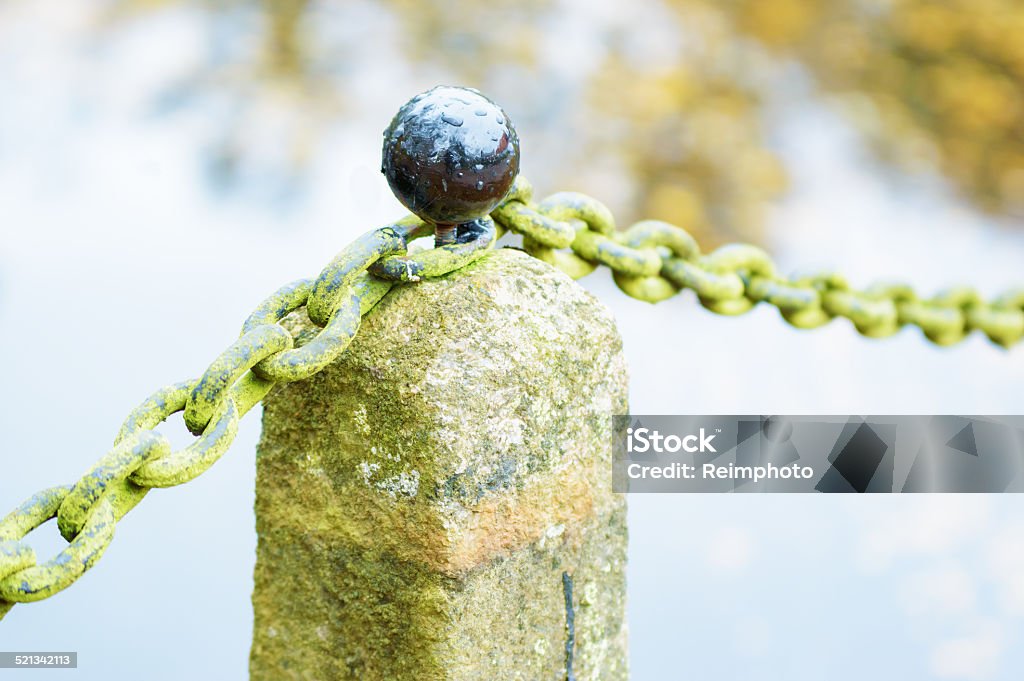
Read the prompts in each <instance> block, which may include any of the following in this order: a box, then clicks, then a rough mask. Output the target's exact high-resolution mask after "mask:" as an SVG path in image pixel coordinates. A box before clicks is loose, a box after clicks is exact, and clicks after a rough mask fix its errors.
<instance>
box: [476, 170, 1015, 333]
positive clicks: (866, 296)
mask: <svg viewBox="0 0 1024 681" xmlns="http://www.w3.org/2000/svg"><path fill="white" fill-rule="evenodd" d="M532 194H533V192H532V189H531V187H530V185H529V183H528V182H526V180H524V179H522V178H517V180H516V184H515V185H514V187H513V189H512V192H511V193H510V196H509V198H508V200H506V202H505V203H504V204H503V205H501V206H499V207H498V208H497V209H496V210H495V211H494V212H493V213H492V217H493V218H494V220H495V221H496V222H497V223H498V225H499V228H500V230H506V231H511V232H515V233H518V234H521V235H522V236H523V249H524V250H525V251H526V252H527V253H530V254H531V255H533V256H535V257H537V258H539V259H541V260H543V261H545V262H547V263H550V264H551V265H554V266H555V267H557V268H559V269H560V270H562V271H564V272H565V273H566V274H568V275H569V276H570V277H572V278H573V279H579V278H580V277H584V276H586V275H588V274H590V273H591V272H592V271H594V269H595V268H596V267H597V266H598V265H606V266H608V267H609V268H610V269H611V270H612V273H613V277H614V279H615V283H616V284H617V285H618V287H619V288H620V289H622V291H623V292H625V293H626V294H627V295H629V296H632V297H633V298H637V299H639V300H643V301H646V302H650V303H656V302H659V301H662V300H665V299H666V298H670V297H672V296H674V295H676V294H677V293H679V292H680V291H681V290H682V289H692V290H693V291H694V293H696V295H697V300H698V301H699V302H700V304H701V305H703V306H704V307H705V308H707V309H708V310H711V311H712V312H716V313H718V314H723V315H737V314H742V313H744V312H747V311H748V310H750V309H752V308H753V307H754V306H755V305H757V304H758V303H761V302H764V303H768V304H770V305H774V306H775V307H777V308H778V310H779V312H780V313H781V314H782V317H783V319H785V320H786V321H787V322H789V323H790V324H792V325H793V326H795V327H797V328H800V329H813V328H817V327H819V326H822V325H824V324H827V323H828V322H830V321H831V320H832V319H833V318H835V317H845V318H846V319H849V320H850V321H851V322H852V323H853V325H854V327H855V328H856V329H857V331H858V332H859V333H861V334H863V335H864V336H869V337H872V338H884V337H887V336H891V335H893V334H895V333H897V332H898V331H900V329H902V328H903V327H904V326H907V325H913V326H917V327H918V328H920V329H921V331H922V332H923V333H924V335H925V337H926V338H927V339H928V340H930V341H932V342H933V343H935V344H937V345H952V344H954V343H958V342H960V341H962V340H963V339H964V338H966V337H967V336H968V335H969V334H970V333H971V332H972V331H975V330H978V331H981V332H983V333H984V334H985V335H986V336H988V338H989V339H990V340H991V341H992V342H994V343H996V344H998V345H1001V346H1003V347H1006V348H1009V347H1010V346H1012V345H1014V344H1016V343H1018V342H1020V340H1021V338H1022V337H1024V289H1019V290H1016V291H1009V292H1007V293H1004V294H1003V295H1000V296H998V297H996V298H994V299H992V300H991V301H985V300H983V299H982V298H981V296H980V295H979V294H978V293H977V292H976V291H974V290H973V289H970V288H966V287H960V288H954V289H950V290H948V291H944V292H942V293H939V294H938V295H936V296H933V297H930V298H921V297H919V296H918V295H917V294H916V293H915V292H914V290H913V288H911V287H910V286H908V285H906V284H878V285H875V286H871V287H868V288H866V289H864V290H856V289H853V288H851V287H850V285H849V284H848V283H847V281H846V279H845V278H844V277H842V276H841V275H839V274H837V273H835V272H818V273H814V274H807V275H801V276H794V277H786V276H782V275H779V274H778V273H777V271H776V267H775V264H774V262H773V261H772V259H771V257H770V256H769V255H768V254H767V253H765V252H764V251H763V250H762V249H760V248H758V247H756V246H751V245H748V244H728V245H725V246H722V247H720V248H717V249H715V250H714V251H712V252H711V253H707V254H702V253H701V251H700V247H699V246H698V245H697V242H696V241H695V240H694V239H693V237H692V236H690V234H689V233H687V232H686V231H685V230H684V229H682V228H680V227H676V226H675V225H670V224H668V223H666V222H661V221H657V220H644V221H642V222H638V223H636V224H634V225H633V226H631V227H630V228H628V229H626V230H625V231H617V230H616V228H615V220H614V218H613V217H612V214H611V213H610V212H609V210H608V209H607V208H606V207H605V206H604V205H603V204H601V203H600V202H598V201H596V200H595V199H593V198H591V197H589V196H586V195H584V194H578V193H575V192H562V193H558V194H553V195H552V196H549V197H547V198H545V199H544V200H542V201H540V202H539V203H534V202H533V201H532ZM564 249H569V250H564Z"/></svg>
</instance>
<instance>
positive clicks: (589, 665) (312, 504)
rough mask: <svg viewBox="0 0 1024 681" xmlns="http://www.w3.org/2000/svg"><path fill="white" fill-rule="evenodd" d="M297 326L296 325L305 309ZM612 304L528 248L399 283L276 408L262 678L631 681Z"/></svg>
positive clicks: (270, 443) (263, 459)
mask: <svg viewBox="0 0 1024 681" xmlns="http://www.w3.org/2000/svg"><path fill="white" fill-rule="evenodd" d="M290 321H291V323H293V324H296V325H302V324H303V323H305V324H308V322H303V321H301V320H300V319H299V317H298V315H294V316H293V318H292V319H291V320H290ZM626 394H627V378H626V371H625V363H624V359H623V356H622V352H621V340H620V338H619V335H618V332H617V331H616V329H615V325H614V321H613V319H612V317H611V315H610V314H609V312H608V311H607V309H606V308H605V307H604V306H603V305H602V304H601V303H600V302H598V301H597V300H596V299H595V298H594V297H593V296H591V295H590V294H589V293H587V292H586V291H584V290H583V289H582V288H581V287H579V286H578V285H577V284H575V283H574V282H572V281H571V280H570V279H569V278H567V277H566V276H565V275H563V274H561V273H560V272H557V271H556V270H554V269H552V268H551V267H549V266H548V265H546V264H544V263H542V262H539V261H537V260H535V259H533V258H530V257H528V256H526V255H525V254H522V253H520V252H518V251H514V250H509V249H505V250H499V251H496V252H494V253H492V254H490V255H488V256H487V257H485V258H483V259H482V260H480V261H478V262H477V263H475V264H473V265H472V266H470V267H467V268H466V269H464V270H461V271H459V272H456V273H454V274H452V275H450V276H448V277H445V278H444V279H442V280H438V281H427V282H421V283H417V284H414V285H410V286H406V287H403V288H401V289H397V290H394V291H392V293H391V294H389V295H388V297H387V298H385V299H384V300H383V301H382V302H381V303H380V304H379V305H378V306H377V308H375V309H374V310H373V312H371V313H370V314H369V315H368V316H367V317H366V318H365V319H364V320H363V325H362V328H361V330H360V332H359V334H358V336H357V337H356V339H355V340H354V341H353V343H352V345H351V346H350V348H349V351H348V352H347V353H346V355H345V356H344V358H343V359H342V360H340V361H339V362H337V363H336V364H334V365H332V366H331V367H329V368H328V369H326V370H325V371H323V372H321V373H320V374H318V375H317V376H315V377H313V378H312V379H310V380H308V381H303V382H300V383H294V384H291V385H286V386H281V387H279V388H277V389H275V390H274V391H273V392H272V393H271V395H270V396H269V397H268V398H267V399H266V400H265V402H264V405H265V411H264V421H263V437H262V440H261V442H260V446H259V453H258V458H257V466H258V472H257V476H258V477H257V498H256V519H257V531H258V533H259V547H258V558H257V565H256V588H255V592H254V595H253V605H254V609H255V631H254V639H253V649H252V656H251V665H250V668H251V673H252V678H253V679H257V680H261V679H268V680H270V679H273V680H275V681H276V680H278V679H367V680H370V679H388V680H396V681H401V680H405V679H410V680H412V679H415V680H416V681H432V680H435V679H437V680H441V679H444V680H455V679H458V680H462V679H465V680H469V679H472V680H473V681H479V680H481V679H502V680H505V679H524V680H527V679H529V680H533V679H565V678H566V676H567V669H566V659H567V656H566V642H567V627H566V618H567V610H568V609H567V607H566V601H565V597H564V593H565V591H564V586H565V585H564V584H563V573H565V574H568V575H569V576H570V579H571V583H572V592H573V599H572V607H571V611H572V615H573V617H574V624H575V645H574V646H573V665H572V667H573V669H572V671H573V673H574V675H575V678H576V679H580V680H581V681H582V680H583V679H595V680H597V679H601V680H604V679H616V680H617V679H625V678H626V676H627V671H626V639H625V620H624V605H625V604H624V599H625V557H626V553H625V550H626V527H625V501H624V498H623V497H622V496H621V495H615V494H613V493H612V491H611V427H612V421H611V415H612V414H615V413H626V411H627V408H626Z"/></svg>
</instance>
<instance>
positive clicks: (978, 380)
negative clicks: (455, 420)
mask: <svg viewBox="0 0 1024 681" xmlns="http://www.w3.org/2000/svg"><path fill="white" fill-rule="evenodd" d="M1021 35H1024V7H1022V6H1021V5H1020V3H1017V2H1014V1H1013V0H972V1H970V2H968V1H967V0H947V1H944V2H937V1H925V0H775V1H774V2H757V1H755V0H727V1H724V2H711V1H710V0H708V1H706V2H705V1H702V0H633V1H632V2H629V3H625V2H619V3H613V2H593V1H591V0H517V1H516V2H511V0H490V1H489V2H486V3H473V2H468V1H466V0H439V1H436V2H414V1H412V0H354V1H350V2H312V1H308V2H307V1H291V0H268V1H266V2H256V1H254V0H232V1H226V2H217V3H214V2H186V1H180V0H177V1H176V0H105V1H99V0H91V1H90V0H33V1H32V2H28V1H27V0H0V331H2V333H0V356H2V357H4V358H6V361H5V362H4V363H3V364H4V371H3V378H4V389H3V391H2V394H0V432H2V433H3V440H2V444H0V463H2V464H3V468H2V471H3V473H2V475H0V509H3V510H6V509H9V508H12V507H14V506H15V505H16V504H17V503H19V502H20V501H21V500H22V499H23V498H24V497H26V496H28V495H29V494H31V493H33V492H35V491H36V490H38V489H41V488H43V487H48V486H50V485H53V484H56V483H59V482H67V481H72V480H74V479H75V478H76V477H77V476H78V475H79V474H80V473H81V472H82V471H84V470H85V469H86V468H88V466H89V465H91V464H92V462H93V461H94V460H95V459H96V458H98V457H99V456H100V455H101V454H102V453H103V452H104V451H105V450H106V447H107V446H108V445H109V443H110V441H111V439H112V438H113V435H114V434H115V432H116V429H117V428H118V426H119V424H120V423H121V421H122V419H123V418H124V416H125V414H126V413H127V411H128V410H129V409H131V408H132V407H133V406H134V405H135V404H137V403H138V402H139V401H140V400H141V399H142V398H144V397H145V396H146V395H148V394H149V393H151V392H152V391H153V390H154V389H155V388H156V387H158V386H161V385H164V384H166V383H169V382H172V381H176V380H181V379H183V378H186V377H192V376H193V375H195V374H197V373H198V372H200V371H201V370H202V369H203V367H205V366H206V365H207V364H208V362H209V361H210V360H211V359H212V358H213V356H214V355H215V354H216V353H217V352H218V351H219V350H220V349H221V348H222V347H224V346H226V345H227V344H228V343H230V341H231V340H232V339H233V337H234V336H235V334H236V333H237V329H238V327H239V325H240V323H241V321H242V320H243V319H244V317H245V315H246V314H248V312H249V311H250V309H251V307H252V306H253V305H254V304H255V303H257V302H258V301H259V300H261V299H262V298H263V297H264V296H265V295H266V294H267V293H268V292H270V291H273V290H274V289H276V288H277V287H278V286H279V285H280V284H281V283H282V282H285V281H290V280H293V279H295V278H298V277H306V276H312V275H315V274H316V273H317V272H319V270H320V268H321V267H322V265H323V264H324V263H325V262H326V261H327V260H328V259H329V258H330V256H331V255H333V254H334V253H335V252H336V251H337V250H338V249H339V248H340V247H341V246H343V245H344V244H346V243H348V242H349V241H350V240H351V239H352V238H354V237H355V236H356V235H358V234H360V233H362V232H364V231H367V230H369V229H372V228H373V227H376V226H379V225H381V224H383V223H385V222H387V221H389V220H392V219H394V218H396V217H399V216H401V215H402V214H403V211H402V209H401V207H400V206H399V204H398V203H397V202H396V201H395V200H394V199H393V198H392V197H391V195H390V193H389V192H388V189H387V186H386V183H385V182H384V181H383V179H382V177H381V175H380V174H379V160H380V139H381V137H380V135H381V132H382V131H383V129H384V127H385V126H386V125H387V123H388V121H389V120H390V117H391V116H392V115H393V113H394V112H395V111H396V110H397V108H398V107H399V106H400V105H401V103H402V102H404V101H405V100H406V99H408V98H409V97H411V96H412V95H413V94H415V93H417V92H419V91H421V90H424V89H427V88H429V87H431V86H433V85H435V84H438V83H451V84H461V85H469V86H473V87H478V88H480V89H481V90H482V91H483V92H484V93H485V94H488V95H489V96H491V97H492V98H493V99H495V100H497V101H498V102H499V103H500V104H501V105H502V106H503V107H504V108H505V110H506V111H507V112H508V113H509V115H510V116H511V118H512V120H513V121H514V122H515V123H516V126H517V128H518V130H519V133H520V137H521V139H522V147H523V173H524V175H525V176H527V177H528V178H530V179H531V181H532V182H533V183H534V185H535V186H536V188H537V190H538V193H539V194H540V195H541V196H543V195H544V194H547V193H550V192H553V191H558V190H565V189H572V190H579V191H584V192H588V193H590V194H593V195H594V196H596V197H598V198H600V199H601V200H603V201H604V202H606V203H607V204H608V205H609V207H611V208H612V209H613V211H614V212H615V213H616V215H617V218H618V220H619V223H620V225H622V226H625V225H627V224H628V223H629V222H630V221H632V220H634V219H638V218H640V217H653V218H660V219H664V220H668V221H671V222H675V223H677V224H679V225H681V226H683V227H685V228H687V229H688V230H690V231H691V232H692V233H694V235H695V236H697V237H698V239H699V240H700V241H701V243H702V245H703V246H705V247H706V248H710V247H712V246H714V245H716V244H719V243H724V242H728V241H736V240H743V241H751V242H755V243H758V244H761V245H762V246H765V247H766V248H768V249H769V250H770V251H771V252H772V253H773V254H774V255H775V256H776V257H777V259H778V261H779V263H780V267H781V269H782V270H783V271H791V270H796V269H807V268H815V267H829V268H836V269H839V270H841V271H843V272H844V273H846V274H847V275H848V276H849V278H850V280H851V281H852V282H853V283H854V284H857V285H866V284H868V283H870V282H872V281H874V280H876V279H892V278H897V279H903V280H906V281H908V282H910V283H913V284H914V285H915V286H917V287H918V288H919V290H921V291H922V292H923V293H925V294H928V293H930V292H934V291H937V290H938V289H940V288H942V287H945V286H949V285H953V284H958V283H970V284H974V285H976V286H977V287H978V289H979V290H980V291H981V292H982V293H983V294H985V295H994V294H996V293H998V292H1000V291H1001V290H1003V289H1005V288H1009V287H1011V286H1015V285H1018V286H1019V285H1022V284H1024V230H1021V226H1022V225H1024V40H1021V39H1020V36H1021ZM581 283H582V284H583V285H584V286H586V287H587V288H589V289H591V290H592V291H594V292H595V293H596V294H597V295H598V296H599V297H600V298H601V300H603V301H604V302H605V303H606V304H607V305H608V306H609V307H610V308H611V309H612V311H613V312H614V314H615V315H616V317H617V319H618V321H619V324H620V327H621V330H622V334H623V337H624V340H625V348H626V353H627V356H628V360H629V363H630V367H631V372H632V387H631V404H632V410H633V412H634V413H640V414H642V413H683V414H686V413H692V414H714V413H749V414H759V413H760V414H770V413H777V414H785V413H801V414H814V413H833V414H835V413H838V414H847V413H875V414H883V413H892V414H899V413H960V414H986V413H989V414H1020V413H1022V412H1024V394H1022V390H1021V386H1022V385H1024V354H1022V350H1021V349H1019V348H1018V349H1016V350H1012V351H1008V352H1007V351H1003V350H1000V349H998V348H996V347H994V346H992V345H990V344H989V343H988V342H987V341H986V340H985V339H984V338H981V337H976V336H972V337H971V338H969V339H968V340H967V341H965V342H964V343H962V344H960V345H958V346H955V347H953V348H948V349H940V348H936V347H934V346H932V345H930V344H928V343H926V342H924V340H923V339H922V337H921V335H920V333H919V332H918V331H917V330H915V329H907V330H904V331H903V332H902V333H900V334H898V335H897V336H895V337H894V338H891V339H889V340H884V341H872V340H868V339H864V338H861V337H859V336H858V335H857V334H856V333H855V332H854V331H853V330H852V328H851V326H850V325H849V324H847V323H846V322H845V321H842V320H840V321H836V322H834V323H833V324H831V325H829V326H827V327H825V328H823V329H819V330H816V331H810V332H800V331H796V330H794V329H792V328H790V327H789V326H787V325H785V324H784V323H783V322H782V321H781V319H780V318H779V316H778V314H777V312H773V311H772V310H771V309H767V308H763V307H762V308H757V309H755V310H754V311H753V312H751V313H749V314H747V315H744V316H742V317H738V318H723V317H717V316H715V315H712V314H710V313H708V312H706V311H704V310H703V309H702V308H700V307H699V306H698V305H697V304H696V303H695V302H694V300H693V298H692V296H691V295H690V294H684V295H681V296H679V297H678V298H676V299H674V300H672V301H668V302H664V303H661V304H659V305H658V306H656V307H655V306H650V305H647V304H644V303H640V302H637V301H634V300H631V299H629V298H627V297H626V296H625V295H623V294H621V293H620V292H619V291H618V290H617V289H616V288H615V286H614V285H613V284H612V283H611V281H610V277H608V276H607V273H606V272H600V273H597V274H595V275H592V276H591V277H588V278H587V279H584V280H583V281H582V282H581ZM165 430H166V432H168V433H169V434H171V435H173V436H174V437H176V438H178V441H184V438H185V436H184V428H182V427H181V426H180V423H174V424H173V425H170V426H168V427H167V428H166V429H165ZM258 434H259V424H258V419H256V418H255V417H250V418H249V419H247V420H246V421H245V422H244V423H243V425H242V429H241V432H240V435H239V437H238V440H237V442H236V444H235V446H234V447H233V449H232V450H231V452H230V453H229V454H228V455H226V456H225V457H224V459H222V460H221V461H220V462H218V464H217V465H216V466H214V467H213V469H211V470H210V471H209V472H208V473H207V474H205V475H204V476H203V477H201V478H200V479H198V480H196V481H194V482H192V483H190V484H189V485H185V486H183V487H180V488H174V489H171V490H166V491H164V490H158V491H155V492H154V493H152V494H150V495H149V496H148V497H147V499H146V500H145V502H144V503H143V504H142V505H141V506H140V507H139V508H137V509H136V510H135V511H133V512H132V513H131V514H130V515H129V516H128V517H127V518H126V519H125V520H124V521H122V523H121V524H120V525H119V527H118V534H117V538H116V539H115V541H114V542H113V544H112V545H111V547H110V549H109V550H108V552H107V554H106V556H105V557H104V559H103V560H102V561H101V562H100V563H99V564H98V566H97V567H96V568H95V569H94V570H92V571H91V572H90V573H88V574H87V575H86V576H85V577H84V578H83V579H82V580H80V582H79V583H78V584H77V585H75V586H74V587H72V588H70V589H69V590H68V591H66V592H63V593H62V594H60V595H58V596H56V597H54V598H52V599H49V600H47V601H44V602H42V603H38V604H32V605H28V606H18V607H16V608H15V609H14V610H13V611H12V612H11V613H10V614H9V615H8V616H7V618H6V619H5V620H4V621H3V623H2V624H0V649H4V650H77V651H78V652H79V669H78V670H76V671H68V670H55V671H50V672H44V671H39V670H33V672H30V673H29V672H26V675H27V674H31V675H32V678H38V677H41V678H49V677H51V676H52V677H57V676H60V677H61V678H70V677H74V678H82V679H99V678H104V679H110V678H146V679H182V678H220V679H242V678H245V676H246V669H247V656H248V645H249V641H250V638H251V627H252V622H251V608H250V604H249V600H248V598H249V594H250V591H251V588H252V567H253V562H254V551H255V541H256V537H255V533H254V529H253V516H252V503H253V485H254V463H253V456H254V447H255V442H256V440H257V438H258ZM630 504H631V507H630V523H631V545H630V572H629V580H630V584H629V589H630V590H629V618H630V629H631V654H632V668H633V678H634V679H636V680H637V681H648V680H659V679H674V678H689V679H710V678H716V679H734V678H735V679H740V678H742V679H783V678H784V679H787V680H788V681H799V680H803V679H806V680H808V681H820V680H821V679H830V680H833V679H834V680H837V681H847V680H849V681H853V680H854V679H858V680H859V679H863V678H877V679H890V678H892V679H895V678H917V679H924V678H937V679H967V680H975V679H976V680H987V679H996V680H1003V679H1006V680H1009V679H1016V678H1019V671H1016V670H1019V669H1020V666H1021V664H1022V663H1024V646H1022V645H1021V642H1022V640H1024V639H1022V633H1024V630H1022V628H1021V624H1022V619H1021V618H1022V617H1024V506H1022V505H1021V502H1020V500H1019V499H1017V498H1015V497H1013V496H953V495H946V496H930V497H909V496H908V497H898V496H893V497H874V498H866V499H845V498H840V497H838V496H837V497H821V498H818V497H814V496H797V497H787V496H774V497H769V496H763V497H756V496H750V497H730V496H725V495H723V496H698V495H695V496H683V495H649V496H644V495H634V496H632V497H631V498H630ZM31 541H32V543H33V545H34V546H36V548H37V551H38V552H39V553H40V555H43V556H49V555H52V553H53V552H55V551H57V550H59V549H60V547H61V544H62V541H61V540H60V539H59V537H58V535H57V532H56V530H55V528H54V527H53V526H52V525H47V526H46V527H45V528H44V529H43V530H42V531H40V532H36V533H34V534H33V535H32V536H31Z"/></svg>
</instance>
